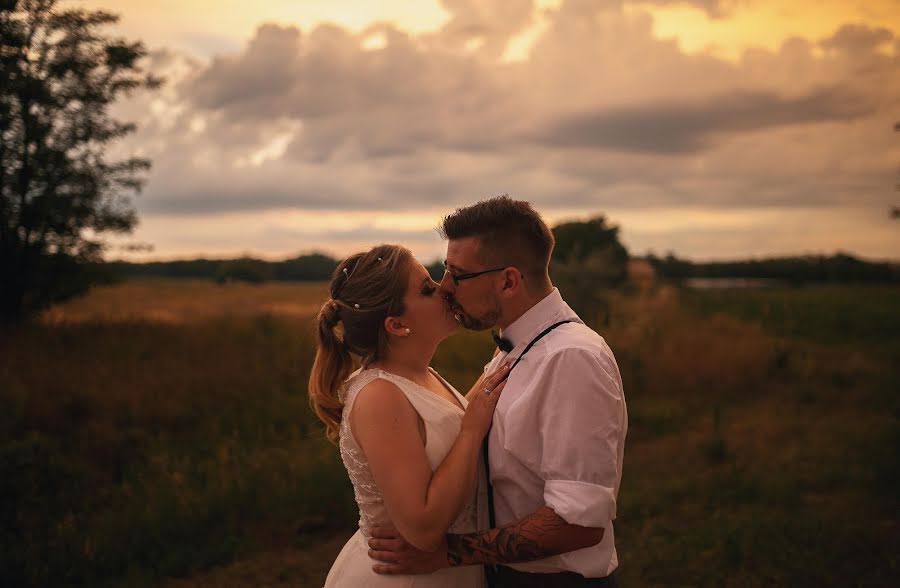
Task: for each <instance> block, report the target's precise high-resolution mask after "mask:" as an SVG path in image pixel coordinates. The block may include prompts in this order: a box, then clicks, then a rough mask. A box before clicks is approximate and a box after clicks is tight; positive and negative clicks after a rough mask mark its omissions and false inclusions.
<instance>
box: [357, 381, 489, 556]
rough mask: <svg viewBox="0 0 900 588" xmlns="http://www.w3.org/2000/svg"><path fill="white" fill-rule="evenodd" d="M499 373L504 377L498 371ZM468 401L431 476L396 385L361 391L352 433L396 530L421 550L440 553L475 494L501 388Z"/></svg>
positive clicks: (411, 413)
mask: <svg viewBox="0 0 900 588" xmlns="http://www.w3.org/2000/svg"><path fill="white" fill-rule="evenodd" d="M501 373H502V372H501ZM496 380H499V377H497V376H494V377H492V378H488V379H486V380H485V385H486V387H489V388H491V387H492V389H493V390H494V391H493V392H492V393H491V394H490V395H487V394H484V393H482V394H481V395H478V396H476V397H475V398H473V399H472V400H471V401H470V402H469V406H468V408H467V409H466V415H465V417H464V418H463V423H462V428H461V430H460V433H459V436H458V437H457V439H456V441H455V442H454V444H453V447H451V449H450V451H449V453H447V456H446V457H445V458H444V461H443V462H441V464H440V465H439V466H438V468H437V469H436V470H435V471H434V472H432V471H431V466H430V465H429V463H428V458H427V456H426V454H425V447H424V443H423V439H422V436H421V435H420V433H419V420H418V419H419V416H418V414H417V413H416V411H415V409H414V408H413V407H412V405H411V404H410V403H409V401H408V400H407V399H406V396H405V395H404V394H403V392H402V391H400V389H399V388H397V386H395V385H394V384H392V383H391V382H388V381H385V380H375V381H374V382H372V383H370V384H368V385H367V386H366V387H365V388H363V389H362V390H360V392H359V394H358V395H357V397H356V401H355V403H354V405H353V410H352V411H351V414H350V417H349V418H350V428H351V430H352V432H353V435H354V437H355V438H356V441H357V442H358V443H359V445H360V447H361V448H362V450H363V452H364V453H365V455H366V459H367V461H368V463H369V466H370V468H371V469H372V475H373V476H374V478H375V483H376V484H377V485H378V488H379V490H381V494H382V496H383V498H384V504H385V507H386V508H387V511H388V516H390V518H391V522H393V524H394V526H396V528H397V531H398V532H399V533H400V534H401V535H402V536H403V537H404V538H405V539H406V540H407V541H408V542H409V543H410V544H412V545H414V546H415V547H417V548H419V549H421V550H423V551H433V550H436V549H438V548H439V547H440V546H441V545H442V542H443V539H444V534H445V533H446V532H447V529H448V528H449V527H450V525H451V524H452V523H453V520H454V519H455V518H456V516H457V515H458V513H459V511H460V510H462V508H463V506H465V504H466V502H467V501H468V499H469V498H471V496H472V493H473V492H474V490H475V479H476V475H477V466H478V451H479V449H480V448H481V441H482V439H483V438H484V435H485V433H486V432H487V430H488V428H489V427H490V422H491V417H492V416H493V411H494V406H496V404H497V398H498V397H499V395H500V392H501V391H502V388H503V384H502V383H501V384H499V385H496Z"/></svg>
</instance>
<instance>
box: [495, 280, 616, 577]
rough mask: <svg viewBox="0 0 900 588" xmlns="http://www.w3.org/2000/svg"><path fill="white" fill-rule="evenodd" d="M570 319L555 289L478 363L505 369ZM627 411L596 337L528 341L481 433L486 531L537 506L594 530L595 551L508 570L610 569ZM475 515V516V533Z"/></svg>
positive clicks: (586, 572) (598, 572)
mask: <svg viewBox="0 0 900 588" xmlns="http://www.w3.org/2000/svg"><path fill="white" fill-rule="evenodd" d="M566 319H576V320H580V319H578V315H576V314H575V312H574V311H573V310H572V309H571V308H570V307H569V305H567V304H566V303H565V302H564V301H563V299H562V297H561V296H560V294H559V290H557V289H556V288H554V289H553V292H552V293H550V294H549V295H547V297H545V298H544V299H543V300H541V301H540V302H539V303H537V304H536V305H535V306H533V307H532V308H530V309H529V310H528V311H527V312H526V313H525V314H523V315H522V316H521V317H519V319H517V320H516V321H515V322H514V323H513V324H512V325H510V326H509V327H508V328H507V329H506V330H504V331H503V333H502V335H503V336H504V337H506V338H507V339H509V340H510V341H511V342H512V343H513V345H514V348H513V350H512V351H510V352H509V353H508V354H506V353H501V354H499V355H497V356H496V357H495V358H494V359H493V360H492V361H491V362H490V363H489V364H488V365H487V366H486V367H485V369H486V370H491V371H492V370H493V369H494V368H495V367H496V366H498V365H499V364H500V363H501V362H502V361H504V360H506V359H507V358H508V359H509V361H510V363H514V362H515V360H516V358H517V357H519V356H520V355H521V354H522V352H523V351H524V350H525V347H526V346H527V345H528V343H530V342H531V340H532V339H533V338H534V337H536V336H537V335H538V334H540V333H541V331H543V330H544V329H545V328H547V327H549V326H550V325H552V324H554V323H556V322H559V321H562V320H566ZM627 429H628V414H627V410H626V407H625V396H624V394H623V391H622V378H621V376H620V375H619V368H618V366H617V365H616V360H615V357H613V353H612V351H611V350H610V348H609V346H608V345H607V344H606V341H604V340H603V337H601V336H600V335H598V334H597V333H596V332H595V331H593V330H592V329H590V328H589V327H587V326H586V325H584V324H583V323H581V322H578V323H567V324H564V325H561V326H559V327H557V328H556V329H554V330H553V331H551V332H550V333H549V334H547V335H545V336H544V337H543V338H542V339H541V340H540V341H538V342H537V343H536V344H535V345H534V346H533V347H532V348H531V349H530V350H529V351H528V353H527V354H525V356H524V357H523V358H522V361H520V362H519V365H517V366H516V368H515V369H514V370H513V371H512V373H511V374H510V376H509V382H508V383H507V384H506V388H504V390H503V395H502V396H501V397H500V401H499V402H498V404H497V409H496V411H495V413H494V424H493V427H492V428H491V432H490V435H489V440H490V441H489V442H490V449H489V454H488V455H489V460H490V466H491V483H492V485H493V492H494V512H495V515H496V525H497V526H498V527H504V526H506V525H509V524H511V523H513V522H515V521H517V520H519V519H521V518H523V517H525V516H527V515H529V514H531V513H533V512H534V511H536V510H538V509H540V508H541V507H543V506H545V505H546V506H549V507H550V508H552V509H553V510H554V511H555V512H556V513H557V514H558V515H559V516H560V517H562V518H563V519H565V520H566V522H568V523H571V524H574V525H580V526H583V527H603V529H604V533H603V540H602V541H601V542H600V543H598V544H597V545H593V546H591V547H587V548H585V549H579V550H577V551H570V552H568V553H563V554H561V555H557V556H553V557H548V558H545V559H541V560H538V561H533V562H528V563H520V564H511V565H510V567H513V568H515V569H517V570H521V571H525V572H539V573H547V572H560V571H571V572H577V573H579V574H581V575H583V576H585V577H603V576H608V575H609V574H610V573H612V572H613V570H615V569H616V567H617V566H618V558H617V556H616V546H615V539H614V536H613V525H612V521H613V519H615V518H616V497H617V495H618V492H619V483H620V482H621V480H622V457H623V449H624V446H625V433H626V431H627ZM484 520H485V519H484V517H480V520H479V523H480V524H481V525H482V527H486V526H487V525H486V524H484Z"/></svg>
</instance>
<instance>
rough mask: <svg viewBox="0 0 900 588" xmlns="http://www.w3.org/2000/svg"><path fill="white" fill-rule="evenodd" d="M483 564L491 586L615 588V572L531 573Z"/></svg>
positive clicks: (616, 584)
mask: <svg viewBox="0 0 900 588" xmlns="http://www.w3.org/2000/svg"><path fill="white" fill-rule="evenodd" d="M492 567H493V566H485V570H486V571H487V575H488V585H489V586H490V587H491V588H617V587H618V585H619V584H618V582H616V577H615V575H616V574H615V572H613V573H612V574H610V575H608V576H606V577H605V578H585V577H584V576H582V575H581V574H576V573H575V572H557V573H555V574H532V573H529V572H520V571H518V570H514V569H512V568H510V567H507V566H496V568H495V569H491V568H492Z"/></svg>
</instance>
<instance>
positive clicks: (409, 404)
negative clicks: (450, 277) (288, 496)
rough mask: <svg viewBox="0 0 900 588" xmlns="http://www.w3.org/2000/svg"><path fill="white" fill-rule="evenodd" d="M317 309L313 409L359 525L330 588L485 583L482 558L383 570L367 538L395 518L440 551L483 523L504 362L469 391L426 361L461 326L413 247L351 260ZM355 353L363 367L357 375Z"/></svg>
mask: <svg viewBox="0 0 900 588" xmlns="http://www.w3.org/2000/svg"><path fill="white" fill-rule="evenodd" d="M330 292H331V299H330V300H328V301H327V302H326V303H325V304H324V305H323V306H322V309H321V311H320V312H319V315H318V318H317V322H318V349H317V352H316V359H315V362H314V364H313V368H312V372H311V373H310V380H309V392H310V400H311V402H312V405H313V408H314V409H315V411H316V413H317V414H318V415H319V418H321V419H322V421H323V422H324V423H325V425H326V427H327V434H328V437H329V439H331V440H332V441H334V442H336V443H337V444H338V445H339V447H340V451H341V457H342V459H343V462H344V465H345V467H346V468H347V473H348V474H349V476H350V480H351V482H352V483H353V490H354V494H355V496H356V502H357V505H358V506H359V530H358V531H357V532H356V534H354V535H353V537H351V538H350V540H349V541H348V542H347V544H346V545H345V546H344V548H343V549H342V550H341V553H340V554H339V555H338V557H337V559H336V560H335V562H334V565H333V566H332V567H331V571H330V572H329V574H328V578H327V580H326V582H325V586H326V588H330V587H343V586H367V587H369V586H371V587H380V586H383V587H391V586H393V587H396V586H420V587H428V588H432V587H443V586H446V587H451V586H453V587H455V586H475V587H478V586H484V585H485V579H484V571H483V568H482V567H481V566H467V567H454V568H445V569H441V570H439V571H438V572H435V573H433V574H431V575H424V576H383V575H378V574H376V573H375V572H374V571H373V570H372V565H373V564H375V563H378V562H377V561H376V560H373V559H371V558H370V557H369V555H368V546H367V544H366V541H367V540H368V539H369V537H370V530H371V529H372V528H373V527H376V526H384V525H393V526H394V527H396V529H397V530H398V531H399V533H400V534H401V535H403V537H404V538H405V539H406V540H407V542H409V543H410V544H411V545H413V546H415V547H417V548H419V549H421V550H423V551H435V550H437V549H438V548H439V547H440V545H441V542H442V540H443V538H444V535H445V534H446V533H447V532H448V531H450V532H454V533H467V532H473V531H475V530H476V504H477V501H476V480H477V479H478V475H479V451H480V448H481V443H482V440H483V438H484V436H485V434H486V433H487V431H488V428H489V427H490V424H491V418H492V416H493V411H494V407H495V406H496V404H497V399H498V397H499V396H500V393H501V391H502V389H503V386H504V384H505V380H504V378H505V376H506V372H507V370H508V367H504V369H502V370H499V371H498V372H496V373H493V374H491V375H489V376H482V377H481V378H479V380H478V381H477V382H476V383H475V384H474V385H473V386H472V389H471V390H470V391H469V393H468V394H467V396H466V397H463V396H462V395H460V394H459V392H457V391H456V389H455V388H453V386H451V385H450V384H449V383H448V382H447V381H446V380H444V379H443V378H442V377H441V376H440V375H438V373H437V372H435V371H434V370H433V369H431V368H430V367H429V364H430V363H431V358H432V356H433V355H434V352H435V349H436V348H437V346H438V343H440V342H441V341H442V340H444V339H445V338H447V337H448V336H449V335H451V334H452V333H453V332H454V331H455V330H456V329H457V327H458V326H457V322H456V319H455V318H454V316H453V314H452V313H451V311H450V308H449V307H448V305H447V302H446V301H445V300H443V299H442V298H441V297H440V295H439V294H438V290H437V284H436V283H435V282H434V281H433V280H432V279H431V278H430V277H429V275H428V272H427V270H426V269H425V268H424V267H423V266H422V264H420V263H418V262H417V261H416V260H415V259H414V258H413V256H412V254H411V253H410V251H409V250H407V249H405V248H403V247H400V246H397V245H380V246H378V247H375V248H373V249H372V250H370V251H368V252H366V253H358V254H356V255H353V256H351V257H349V258H347V259H346V260H344V261H343V262H342V263H341V264H340V265H339V266H338V268H337V269H336V270H335V273H334V276H333V277H332V280H331V285H330ZM353 356H356V357H357V358H358V359H359V361H360V362H361V364H362V367H361V368H359V369H357V370H356V371H353V372H352V373H351V370H352V369H353Z"/></svg>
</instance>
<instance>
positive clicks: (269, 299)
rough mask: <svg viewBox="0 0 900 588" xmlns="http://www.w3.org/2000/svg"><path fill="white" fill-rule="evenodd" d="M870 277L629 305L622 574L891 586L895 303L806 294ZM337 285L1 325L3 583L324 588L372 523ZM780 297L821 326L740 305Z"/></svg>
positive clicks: (617, 309)
mask: <svg viewBox="0 0 900 588" xmlns="http://www.w3.org/2000/svg"><path fill="white" fill-rule="evenodd" d="M860 292H861V293H863V295H865V296H868V295H869V294H871V291H870V290H866V289H862V290H860V291H854V290H852V289H848V290H847V291H845V292H844V293H843V294H841V293H840V292H837V293H836V292H835V291H834V290H828V291H827V292H825V293H824V294H823V297H822V299H821V300H818V299H816V297H815V293H814V292H813V291H805V292H803V293H802V296H799V295H796V294H794V293H786V294H781V293H778V292H771V293H769V294H765V295H764V294H759V293H754V294H753V295H752V296H751V295H736V296H735V298H733V299H727V300H714V301H704V300H701V301H700V304H701V305H702V304H709V306H707V307H701V308H698V307H697V304H698V302H697V300H696V299H693V298H692V299H691V300H690V303H689V304H687V305H686V304H685V302H684V300H683V299H682V298H683V294H682V293H679V292H677V291H675V290H672V289H667V288H663V289H660V290H657V291H655V292H652V293H650V294H647V295H642V296H631V297H624V296H616V297H614V298H613V299H612V301H611V303H610V305H609V308H610V311H611V312H610V318H609V321H608V327H605V328H604V329H602V333H603V334H604V336H605V337H606V338H607V340H608V341H609V342H610V345H611V346H612V348H613V349H614V351H615V353H616V356H617V359H618V361H619V364H620V368H621V371H622V374H623V379H624V382H625V390H626V396H627V399H628V403H629V416H630V429H629V436H628V443H627V447H626V464H625V477H624V479H623V483H622V489H621V493H620V505H619V513H620V514H619V519H618V520H617V522H616V535H617V537H616V540H617V545H618V548H619V555H620V561H621V562H622V567H621V576H622V579H623V584H625V585H629V586H642V587H643V586H756V585H791V586H836V585H843V584H845V583H846V582H847V579H848V578H853V581H854V582H856V583H858V584H859V585H867V586H881V585H884V586H888V585H893V582H892V579H896V578H895V577H896V575H897V573H898V569H900V566H898V562H897V558H896V553H898V552H900V544H898V536H900V533H898V517H897V514H896V513H897V512H898V511H900V508H898V502H897V496H898V495H900V488H898V469H897V464H896V455H895V453H896V447H897V443H898V442H900V436H898V434H897V431H898V427H897V418H898V414H900V411H898V403H897V395H896V387H897V386H896V385H897V381H898V367H897V365H898V362H897V361H895V360H896V359H897V358H896V356H895V355H892V353H893V352H892V351H891V350H893V349H896V348H897V341H896V337H895V336H894V335H892V334H891V333H896V326H897V321H898V319H900V317H897V316H896V313H894V314H892V313H891V311H890V310H885V305H886V304H891V300H892V297H891V296H889V295H886V294H885V293H883V292H877V293H876V294H875V295H872V296H871V298H869V299H870V300H872V301H876V302H873V303H872V304H870V305H869V306H870V307H871V308H867V306H866V305H865V304H861V305H858V311H859V313H860V314H861V316H860V320H864V321H865V320H867V318H866V317H867V315H866V314H865V313H866V312H871V313H874V314H873V315H872V316H876V317H878V319H877V321H874V322H875V323H878V322H880V323H881V324H882V330H881V331H877V333H876V335H873V336H872V337H871V338H870V339H871V341H872V343H871V344H867V345H855V344H852V343H851V344H846V343H841V341H842V339H840V338H839V337H833V336H832V335H833V334H832V333H830V332H829V333H827V334H822V331H821V329H822V327H821V325H820V324H819V323H818V322H816V321H815V320H813V319H814V315H813V314H810V313H809V311H808V310H803V309H805V308H806V306H805V305H807V304H808V303H809V301H817V300H818V302H819V303H821V307H819V308H818V310H817V312H820V313H823V316H830V315H829V314H828V313H829V312H830V311H829V309H830V308H832V307H831V306H829V304H830V303H828V302H827V301H828V300H831V299H834V300H837V303H838V307H839V308H847V307H848V306H847V305H848V304H849V301H848V300H847V298H848V297H849V298H850V299H851V300H856V301H857V302H858V297H859V296H860ZM866 293H868V294H866ZM741 296H743V298H741ZM766 296H768V297H769V298H766ZM841 296H844V298H842V297H841ZM779 297H781V298H779ZM322 298H324V287H323V286H322V285H321V284H266V285H262V286H248V285H239V284H232V285H228V286H224V287H223V286H218V285H215V284H209V283H204V282H197V281H176V280H170V281H165V280H147V281H138V282H126V283H124V284H121V285H118V286H114V287H109V288H103V289H98V290H96V291H94V292H92V293H91V294H90V295H89V296H88V297H87V298H85V299H82V300H77V301H73V302H71V303H69V304H67V305H64V306H63V307H60V308H56V309H52V310H51V311H50V312H49V313H48V314H47V316H46V317H45V318H44V321H43V322H42V323H41V324H39V325H34V326H32V327H30V328H27V329H23V330H21V331H17V332H11V333H3V334H2V337H0V357H2V362H0V394H2V401H3V403H4V407H5V410H4V411H3V414H2V415H0V470H2V471H0V503H2V504H5V505H6V507H5V510H0V517H5V518H0V520H2V521H3V523H4V527H3V528H4V529H5V531H4V533H3V534H0V542H2V544H0V551H2V550H3V549H6V550H7V551H6V552H5V553H7V556H6V559H3V558H0V575H2V576H4V577H5V578H13V579H16V578H18V579H19V581H18V582H15V581H14V582H13V583H18V584H20V585H41V586H52V585H71V584H79V583H81V584H84V583H88V584H92V585H154V584H156V583H158V582H159V581H161V579H162V578H165V577H181V578H182V579H181V580H177V581H175V580H173V581H171V582H170V583H169V584H167V585H169V586H172V587H177V586H245V585H272V586H279V585H293V586H319V585H321V582H322V580H323V579H324V575H325V573H327V570H328V568H329V566H330V564H331V561H332V560H333V557H334V556H335V555H336V553H337V551H338V550H339V549H340V547H341V545H342V544H343V541H344V540H345V539H346V538H347V537H348V536H349V535H350V534H351V532H352V526H353V525H354V524H355V518H356V517H355V512H354V509H355V506H354V504H353V501H352V494H351V493H350V488H349V485H348V483H347V481H346V475H345V473H344V472H343V469H342V467H341V466H340V464H339V461H338V459H337V455H336V451H335V450H334V448H332V447H331V446H329V445H327V444H325V443H323V442H322V439H321V432H320V429H319V427H318V426H317V425H316V423H315V421H314V418H313V417H312V415H311V414H310V411H309V409H308V407H307V404H306V398H305V392H306V381H305V378H306V374H308V370H309V366H310V363H311V360H312V353H313V346H312V341H311V337H310V333H309V327H310V319H311V317H312V314H313V313H314V312H315V310H316V309H317V308H318V303H319V301H320V300H321V299H322ZM782 298H783V299H785V300H791V299H795V300H797V303H798V304H802V305H803V306H802V307H801V308H800V310H796V311H794V310H792V311H791V313H792V314H790V316H793V317H804V316H806V315H809V318H804V319H803V321H805V322H803V321H800V320H799V319H797V320H795V323H797V324H799V325H806V324H808V325H811V326H809V327H805V326H804V327H803V328H804V329H805V330H804V332H803V334H804V336H802V337H800V336H797V337H795V336H793V332H787V333H786V332H785V331H784V330H783V329H779V328H772V327H773V325H772V323H771V322H769V323H767V322H766V320H762V319H760V320H750V321H748V320H743V321H742V320H739V319H738V318H735V316H743V317H745V319H746V318H747V317H753V316H756V315H754V314H753V312H749V313H748V312H744V311H745V310H746V308H747V306H746V305H748V304H771V300H775V299H777V300H779V302H778V304H779V305H781V304H786V303H783V302H781V300H782ZM741 300H743V302H741V304H744V305H745V306H742V307H740V312H737V311H734V309H733V308H730V307H734V306H735V305H736V304H738V303H737V302H736V301H741ZM686 308H690V309H691V310H690V311H688V310H686ZM723 308H724V309H725V310H726V313H724V314H723V313H722V312H721V310H722V309H723ZM779 308H780V309H781V310H780V311H779V312H782V313H784V312H787V311H788V310H790V309H789V308H787V307H782V306H779ZM888 308H889V307H888ZM751 310H752V308H751ZM803 313H806V314H805V315H804V314H803ZM779 316H780V315H779ZM885 317H893V322H891V320H890V319H889V318H885ZM829 320H831V319H829ZM825 322H826V324H838V323H834V321H832V322H831V323H828V322H827V321H825ZM774 326H775V327H779V326H781V324H780V323H779V322H778V321H777V320H776V321H775V324H774ZM876 326H877V324H874V323H873V321H868V322H866V329H868V331H865V332H867V333H868V332H875V331H874V329H875V328H876ZM798 328H799V327H798ZM817 329H818V330H817ZM860 332H863V331H860ZM809 333H813V334H814V335H815V336H809V335H808V334H809ZM826 335H827V336H826ZM867 341H869V339H867ZM491 348H492V345H491V343H490V340H489V339H488V338H487V337H486V336H485V335H484V334H478V333H461V334H459V335H457V336H456V337H454V338H453V339H451V340H450V341H448V342H447V343H446V344H444V345H442V347H441V349H440V350H439V353H438V356H437V357H436V358H435V361H434V364H435V366H436V367H437V369H439V370H440V371H441V372H442V373H443V374H444V375H445V376H447V377H448V379H449V380H450V381H451V382H453V383H454V384H456V385H457V386H458V387H460V388H465V387H466V386H467V385H468V383H469V382H471V381H472V380H473V379H474V377H475V375H476V374H477V373H478V371H479V370H480V367H481V365H482V363H483V361H484V359H485V358H486V357H488V356H489V354H490V352H491ZM879 350H880V351H879ZM4 476H5V477H4ZM17 533H18V534H17ZM22 533H26V535H27V536H28V537H30V538H29V539H28V540H26V541H25V542H24V543H23V542H22V541H21V539H20V537H21V536H22ZM10 554H11V555H10ZM2 566H6V567H5V568H3V567H2ZM203 570H207V571H203ZM11 572H18V573H19V574H20V575H19V576H14V575H10V573H11Z"/></svg>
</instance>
